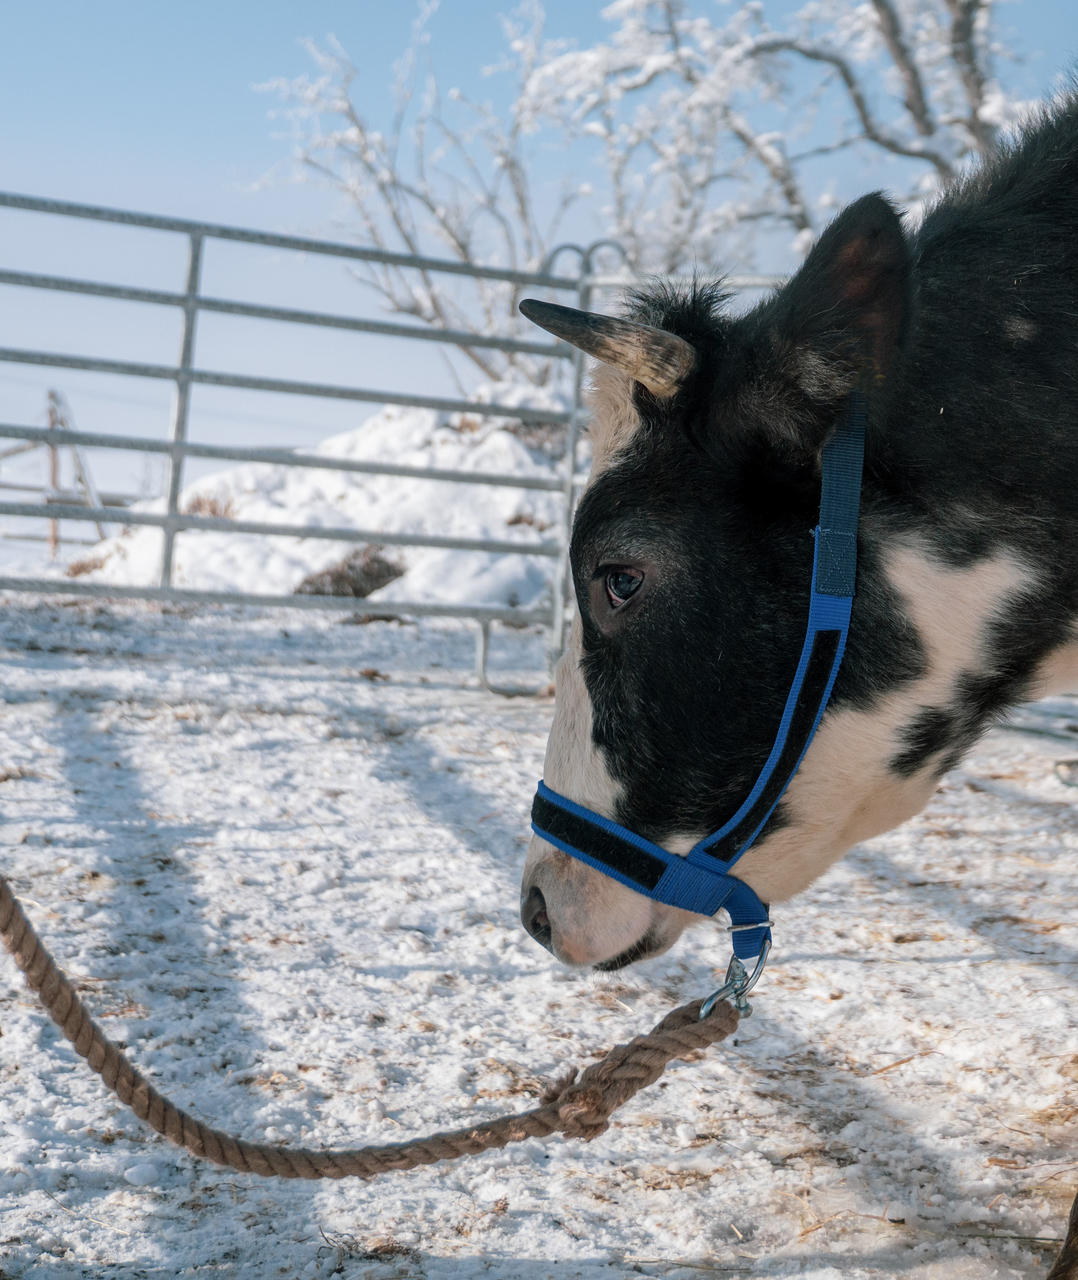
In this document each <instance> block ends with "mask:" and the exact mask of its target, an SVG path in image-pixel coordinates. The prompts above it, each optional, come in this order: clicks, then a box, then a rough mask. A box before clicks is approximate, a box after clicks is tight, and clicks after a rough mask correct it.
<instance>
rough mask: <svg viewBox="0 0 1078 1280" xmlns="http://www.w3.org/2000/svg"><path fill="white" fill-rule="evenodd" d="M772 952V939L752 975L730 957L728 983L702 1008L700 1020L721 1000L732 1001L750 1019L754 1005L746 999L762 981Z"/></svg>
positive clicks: (766, 943)
mask: <svg viewBox="0 0 1078 1280" xmlns="http://www.w3.org/2000/svg"><path fill="white" fill-rule="evenodd" d="M770 951H771V940H770V938H765V939H764V944H763V946H762V947H761V948H760V954H759V956H757V958H756V967H755V968H754V969H753V971H752V973H751V974H750V973H749V972H748V970H747V969H746V968H745V966H744V965H743V964H742V963H741V961H740V960H739V959H738V958H737V956H731V957H730V964H729V966H728V967H727V970H726V981H725V982H724V983H723V984H722V986H721V987H720V988H719V989H718V991H714V992H712V994H711V995H709V996H708V998H707V999H706V1000H705V1001H704V1003H703V1004H702V1005H701V1006H700V1020H701V1021H703V1019H704V1018H706V1017H707V1016H708V1015H709V1014H710V1013H711V1011H712V1009H714V1008H715V1006H716V1005H717V1004H718V1003H719V1001H720V1000H732V1002H733V1006H734V1008H735V1009H736V1010H737V1011H738V1013H739V1014H740V1016H741V1017H742V1018H748V1017H751V1015H752V1005H751V1004H749V1002H748V1000H746V999H745V997H746V996H747V995H748V994H749V992H750V991H751V990H752V989H753V987H754V986H756V984H757V982H759V981H760V975H761V974H762V973H763V971H764V965H766V964H767V957H768V955H769V954H770Z"/></svg>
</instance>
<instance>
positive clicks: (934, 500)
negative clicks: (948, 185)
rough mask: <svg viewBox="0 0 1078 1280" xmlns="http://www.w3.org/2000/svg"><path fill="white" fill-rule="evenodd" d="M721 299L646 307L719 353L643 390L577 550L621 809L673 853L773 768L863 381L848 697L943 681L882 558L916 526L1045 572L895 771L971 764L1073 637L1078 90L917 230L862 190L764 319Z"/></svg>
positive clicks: (603, 728)
mask: <svg viewBox="0 0 1078 1280" xmlns="http://www.w3.org/2000/svg"><path fill="white" fill-rule="evenodd" d="M725 301H726V298H725V295H724V294H723V293H722V291H721V288H719V287H718V286H698V287H695V288H692V289H688V290H677V289H673V288H670V287H668V286H661V285H660V286H657V287H655V288H653V289H650V290H648V291H646V292H644V293H642V294H639V295H637V296H636V297H635V298H634V299H633V300H632V303H631V314H632V317H633V318H634V319H638V320H641V321H643V322H645V323H648V324H652V325H656V326H659V327H661V328H664V329H666V330H668V331H670V332H673V333H676V334H679V335H680V336H682V337H684V338H686V339H688V340H689V341H690V342H691V343H693V345H694V346H695V347H696V349H697V352H698V354H699V358H698V361H697V365H696V368H695V370H694V372H693V374H692V376H691V378H690V380H689V382H688V383H687V384H686V385H685V386H684V387H683V388H682V389H681V390H680V391H679V393H678V394H677V396H676V397H674V398H673V399H672V400H659V399H656V398H655V397H653V396H652V395H650V394H649V393H648V392H647V391H646V390H644V389H643V388H642V387H638V388H637V390H636V393H635V394H636V402H637V407H638V410H639V413H640V416H641V420H642V427H641V430H640V431H639V432H638V434H637V435H636V437H635V438H634V439H633V440H632V442H631V444H630V445H629V446H628V448H627V449H626V451H625V453H624V454H623V455H621V456H620V457H619V458H618V459H617V460H616V462H615V464H614V465H613V466H612V468H611V469H609V470H608V471H606V472H605V473H604V474H603V475H601V476H600V477H599V479H598V480H597V481H596V482H595V484H594V485H593V486H592V487H591V488H590V489H589V490H588V492H587V493H586V494H585V496H584V498H583V500H582V502H581V505H580V509H579V512H578V514H577V518H576V524H575V527H574V534H573V542H572V563H573V574H574V581H575V584H576V589H577V594H578V601H579V604H580V610H581V615H582V620H583V634H584V656H583V670H584V675H585V680H586V683H587V687H588V691H589V695H590V698H591V701H592V706H593V711H594V736H595V740H596V742H597V743H598V745H599V746H600V747H601V749H602V751H603V753H604V755H605V757H606V760H607V762H608V765H609V767H610V768H611V771H612V772H613V774H614V775H615V777H616V778H617V779H618V780H619V781H620V782H621V783H622V784H623V788H622V792H623V800H622V802H621V806H620V809H619V812H618V813H617V814H616V817H617V819H618V821H620V822H622V823H624V824H625V825H627V826H629V827H631V828H633V829H635V830H637V831H640V832H641V833H642V834H644V835H646V836H648V837H650V838H652V839H655V840H660V841H661V840H663V839H664V838H666V837H668V836H670V835H672V834H674V833H675V832H678V831H685V832H692V833H697V834H698V833H699V832H700V831H701V830H711V829H714V828H716V827H718V826H720V825H721V824H722V823H723V822H724V821H725V820H726V819H727V818H728V817H729V816H730V815H731V813H732V811H733V809H734V808H736V806H737V805H738V804H739V803H740V801H741V800H742V799H743V798H744V796H745V794H746V792H747V789H748V787H749V786H750V785H751V783H752V781H753V779H754V778H755V776H756V775H757V773H758V772H759V769H760V767H761V765H762V763H763V761H764V759H765V758H766V755H767V752H768V750H769V748H770V745H771V742H772V739H773V736H774V732H775V728H776V725H777V723H778V719H779V716H780V714H781V709H782V705H783V702H784V700H785V697H786V694H787V691H788V689H789V685H790V681H791V679H792V676H793V671H794V668H795V666H796V663H797V656H798V652H799V649H800V646H801V642H802V639H803V635H804V622H805V615H806V610H807V601H808V587H809V576H810V568H811V563H812V542H811V537H810V530H811V529H812V527H813V526H814V524H815V523H816V516H817V505H818V501H819V473H818V453H819V448H820V445H821V444H822V442H823V440H825V439H826V436H827V433H828V431H829V430H830V429H831V427H832V425H833V423H834V421H835V419H836V417H837V415H838V413H839V411H840V409H841V406H842V404H843V402H844V399H845V397H846V395H847V394H848V392H849V391H850V389H851V388H852V387H854V386H855V385H860V386H863V387H865V388H867V390H868V395H869V399H870V422H869V431H868V441H867V450H866V470H865V490H864V501H863V518H862V528H861V537H860V548H859V554H860V564H859V570H858V591H857V596H856V599H855V604H854V616H853V623H852V627H851V633H850V641H849V646H848V649H847V657H846V660H845V662H844V665H843V668H842V670H841V672H840V675H839V680H838V683H837V685H836V688H835V692H834V697H833V703H832V705H833V706H844V705H845V706H859V707H870V706H872V705H873V703H875V702H876V700H877V699H879V698H880V697H881V695H883V694H886V693H888V692H891V691H893V690H895V689H897V688H898V687H900V686H901V685H902V684H903V683H904V682H908V681H911V680H913V679H915V678H916V677H917V676H918V675H919V674H921V673H922V672H923V670H924V666H925V661H926V657H925V653H924V651H923V648H922V645H921V642H920V640H919V638H918V635H917V633H916V630H915V629H914V627H913V625H912V624H911V622H910V620H909V618H908V617H907V614H906V612H905V609H904V606H903V602H902V600H901V599H900V598H899V597H898V596H896V593H895V591H894V589H893V588H892V587H891V586H890V585H889V583H888V581H887V579H885V577H884V575H883V573H882V569H881V557H882V556H883V555H884V554H885V551H886V548H887V546H888V544H889V542H890V541H892V540H893V539H894V538H895V537H897V536H900V535H903V534H909V533H916V534H917V535H919V536H920V537H921V538H923V539H925V540H927V542H928V543H929V545H930V547H931V549H932V552H933V554H934V555H935V556H937V557H938V558H940V559H941V560H942V561H944V562H946V563H947V564H949V565H952V566H955V567H962V566H967V565H970V564H972V563H974V562H976V561H977V560H979V559H982V558H984V557H986V556H989V555H992V554H996V553H998V552H1001V551H1009V552H1011V553H1012V554H1013V555H1015V556H1017V557H1019V558H1021V559H1023V560H1025V561H1027V562H1028V563H1029V564H1030V565H1031V566H1033V567H1034V572H1033V576H1032V577H1031V579H1030V582H1029V587H1028V591H1027V593H1026V595H1025V597H1024V598H1023V599H1022V600H1021V601H1018V602H1015V603H1014V604H1013V605H1012V607H1011V609H1010V612H1009V613H1008V614H1007V616H1004V617H1000V618H999V619H998V620H997V621H996V623H995V625H994V627H993V630H992V635H991V637H990V649H991V652H990V655H989V657H988V659H987V660H984V659H983V657H982V656H980V655H971V656H970V669H969V671H968V672H967V673H966V674H965V676H963V678H962V679H960V680H959V681H958V683H957V686H956V687H955V688H953V689H952V690H951V692H950V694H949V696H948V698H947V701H946V704H945V705H942V706H927V707H922V708H920V709H919V710H918V711H917V712H916V714H915V715H914V716H913V717H912V719H911V722H910V724H909V725H908V727H907V729H906V732H905V735H904V741H902V742H900V743H898V744H896V752H895V756H894V759H893V761H892V768H893V769H894V770H895V772H896V774H899V775H905V774H910V773H914V772H916V771H918V770H919V769H921V768H922V767H924V766H925V764H926V763H931V764H932V766H933V767H934V768H935V769H937V770H938V771H939V772H942V771H943V770H944V769H945V768H947V767H949V766H950V765H951V764H953V762H954V761H955V760H956V759H957V758H958V756H959V755H960V754H961V753H962V752H963V751H965V750H966V749H967V748H968V746H969V745H970V743H971V742H972V741H973V740H974V739H975V738H976V737H977V736H978V735H979V734H980V733H981V732H982V731H983V730H984V728H985V727H986V725H987V724H988V723H989V722H990V721H991V719H992V718H993V717H994V716H996V715H998V714H999V713H1000V712H1001V711H1002V710H1003V709H1005V708H1006V707H1008V706H1010V705H1012V704H1013V703H1014V702H1016V701H1018V700H1020V699H1021V698H1022V697H1023V695H1024V694H1025V692H1026V690H1027V689H1028V682H1029V678H1030V675H1031V673H1032V671H1033V670H1034V668H1035V667H1036V665H1037V664H1038V662H1040V661H1041V660H1042V659H1043V658H1044V657H1045V656H1046V655H1047V654H1048V653H1050V652H1051V651H1052V650H1053V649H1055V648H1057V647H1058V646H1059V645H1061V644H1062V643H1063V641H1064V639H1065V637H1066V635H1067V634H1068V628H1072V627H1073V626H1074V622H1075V618H1076V616H1078V496H1076V495H1078V486H1076V483H1075V477H1076V476H1078V358H1076V357H1078V99H1076V98H1075V97H1073V96H1072V97H1070V98H1068V99H1066V100H1065V101H1063V102H1062V103H1061V104H1059V105H1058V106H1057V107H1056V108H1055V109H1054V110H1053V111H1051V112H1047V113H1045V114H1044V115H1043V116H1042V117H1041V118H1040V119H1039V120H1038V121H1037V122H1036V123H1035V124H1034V125H1032V126H1031V127H1030V128H1029V129H1028V130H1027V131H1026V132H1025V134H1024V135H1023V136H1022V137H1021V138H1020V139H1019V140H1018V141H1017V142H1015V144H1014V145H1013V146H1011V147H1009V148H1008V149H1005V150H1004V151H1002V152H1001V153H1000V154H999V156H998V157H997V158H996V159H995V160H994V161H992V162H991V163H989V164H988V165H986V166H985V168H984V169H983V170H981V171H980V172H979V173H977V174H975V175H974V176H972V177H970V178H969V179H967V180H965V181H964V182H962V183H960V184H958V185H957V186H956V187H954V188H953V189H952V190H951V191H950V192H949V193H947V194H946V195H944V196H943V197H942V198H941V199H940V201H939V202H938V203H937V205H936V207H935V208H934V209H933V210H932V211H931V212H930V213H929V214H928V216H927V217H926V218H925V221H924V223H923V225H922V226H921V228H920V229H919V230H918V231H917V232H916V233H915V234H913V235H912V236H909V237H907V236H905V235H904V234H903V232H902V229H901V226H900V223H899V220H898V218H897V216H896V215H895V213H894V212H893V210H892V209H891V207H890V206H889V205H888V204H887V202H886V201H885V200H883V198H882V197H880V196H869V197H866V198H865V199H863V200H861V201H858V202H857V203H856V204H855V205H852V206H851V207H850V208H849V209H848V210H846V212H845V213H843V214H842V215H840V217H839V218H838V219H837V220H836V222H835V223H834V224H833V225H832V227H831V228H829V230H828V231H827V232H825V233H824V236H823V237H822V238H821V241H820V243H819V244H818V245H817V247H816V249H815V250H814V251H813V253H812V254H811V255H810V257H809V259H808V261H807V262H806V264H805V267H804V268H803V269H802V270H801V271H800V272H799V273H798V275H797V276H795V277H794V278H793V279H792V280H791V281H790V282H789V283H788V284H787V285H786V286H785V287H784V288H783V289H781V290H780V291H779V292H777V293H776V294H775V295H774V296H773V297H772V298H770V299H768V300H767V301H765V302H764V303H762V304H761V305H760V306H758V307H757V308H756V309H755V310H754V311H752V312H750V313H749V314H748V315H746V316H744V317H741V318H731V317H729V316H727V315H726V314H725V311H724V305H725ZM626 565H628V566H637V567H640V568H641V569H642V571H643V572H644V573H645V582H646V588H647V589H646V590H642V591H641V592H640V598H639V599H636V598H634V599H633V600H631V601H630V602H629V604H628V605H626V606H625V607H624V608H623V610H621V611H618V612H617V613H616V614H613V615H611V616H607V615H606V613H604V609H603V606H602V597H601V592H600V593H599V594H597V589H596V587H595V585H594V584H595V583H596V582H600V583H601V581H602V575H603V572H604V569H605V568H608V567H609V566H626ZM597 600H598V601H599V603H598V604H597V603H596V601H597ZM776 821H779V822H781V821H782V817H781V809H780V811H779V814H778V816H777V818H776Z"/></svg>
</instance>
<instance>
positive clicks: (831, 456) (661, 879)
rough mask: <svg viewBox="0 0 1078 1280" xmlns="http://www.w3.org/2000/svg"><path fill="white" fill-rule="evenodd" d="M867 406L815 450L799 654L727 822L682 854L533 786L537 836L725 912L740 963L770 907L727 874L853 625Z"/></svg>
mask: <svg viewBox="0 0 1078 1280" xmlns="http://www.w3.org/2000/svg"><path fill="white" fill-rule="evenodd" d="M865 418H866V404H865V400H864V397H863V396H862V395H861V394H860V393H859V392H854V393H853V394H852V395H851V396H850V399H849V402H848V404H847V409H846V413H845V415H844V417H843V419H842V420H841V422H840V423H839V424H838V426H837V427H836V429H835V431H834V433H833V434H832V436H831V438H830V439H829V440H828V442H827V443H826V444H825V445H824V447H823V451H822V454H821V479H820V522H819V525H818V526H817V527H816V529H815V530H814V531H813V536H814V538H815V543H816V547H815V554H814V556H813V565H812V590H811V595H810V596H809V611H808V623H807V626H806V629H805V642H804V644H803V645H802V647H801V658H800V661H799V662H798V664H797V671H796V673H795V675H794V679H793V684H792V685H791V687H790V693H789V696H788V697H787V699H786V706H785V708H784V710H783V713H782V719H781V720H780V721H779V725H778V730H777V732H776V734H775V742H774V745H773V746H772V748H771V753H770V755H769V756H768V758H767V762H766V763H765V764H764V767H763V768H762V769H761V770H760V775H759V777H758V778H757V779H756V782H755V784H754V786H753V788H752V790H751V791H750V792H749V794H748V796H746V798H745V801H744V803H743V804H742V805H741V806H740V808H739V809H738V810H737V812H736V813H735V814H734V815H733V817H732V818H730V820H729V821H728V822H726V823H724V824H723V826H721V827H720V828H719V829H718V831H714V832H712V834H711V835H709V836H705V837H704V839H703V840H700V841H698V843H696V844H695V845H693V847H692V848H691V849H690V850H689V852H688V853H687V854H686V855H685V856H684V857H681V856H679V855H677V854H673V853H670V852H668V851H667V850H666V849H664V848H662V847H661V846H660V845H657V844H653V843H652V841H650V840H645V839H644V837H643V836H640V835H637V834H636V832H634V831H630V830H629V829H628V827H623V826H621V825H620V824H619V823H617V822H614V821H613V820H612V819H610V818H605V817H603V815H602V814H599V813H596V812H594V810H592V809H587V808H585V807H584V806H583V805H580V804H576V803H575V802H574V801H572V800H570V799H568V798H567V797H566V796H563V795H559V794H558V793H557V792H556V791H552V790H551V789H550V788H549V787H548V786H547V785H546V783H545V782H540V783H539V790H538V792H537V793H536V796H535V801H534V803H533V805H532V830H533V831H534V832H535V833H536V835H538V836H541V837H542V839H544V840H546V841H548V842H549V843H550V844H552V845H554V846H555V848H557V849H561V850H562V852H563V853H568V854H570V855H571V856H572V857H574V858H578V859H579V860H580V861H581V862H584V863H587V865H588V866H590V867H594V868H595V869H596V870H597V871H601V872H603V873H604V875H608V876H610V877H611V878H612V879H614V880H617V881H619V882H620V883H621V884H624V885H628V887H629V888H630V889H635V890H636V892H637V893H641V894H643V895H644V896H645V897H648V898H654V899H655V901H656V902H664V903H666V904H667V905H669V906H672V907H682V908H684V909H685V910H686V911H694V912H696V913H697V914H699V915H706V916H712V915H714V914H715V913H716V912H717V911H718V910H719V909H720V908H725V909H726V911H727V913H728V914H729V917H730V924H731V927H732V931H733V946H734V954H735V956H737V957H738V959H740V960H747V959H750V958H751V957H753V956H757V955H761V956H762V955H763V954H765V953H766V949H767V948H769V947H770V945H771V929H770V924H771V922H770V919H769V917H768V909H767V905H766V904H765V903H763V902H761V901H760V898H759V896H758V895H757V894H756V892H755V891H754V890H753V889H751V888H750V887H749V886H748V885H747V884H746V883H745V882H744V881H743V880H738V879H737V877H736V876H733V875H731V874H730V869H731V868H732V867H733V866H734V865H735V863H736V862H737V861H738V859H739V858H741V856H742V855H743V854H744V853H745V852H746V851H747V850H748V849H750V848H751V847H752V845H753V842H754V841H755V840H756V839H757V837H758V836H759V835H760V832H761V831H762V830H763V828H764V826H765V825H766V823H767V821H768V819H769V818H770V817H771V814H772V813H773V812H774V810H775V806H776V805H777V804H778V802H779V800H780V799H781V798H782V795H783V793H784V792H785V790H786V788H787V787H788V786H789V784H790V781H791V779H792V778H793V776H794V774H795V773H796V772H797V767H798V765H799V764H800V763H801V758H802V757H803V756H804V754H805V752H806V751H807V750H808V747H809V743H810V742H811V741H812V739H813V737H814V736H815V733H816V729H817V727H818V726H819V723H820V720H821V718H822V716H823V713H824V711H825V709H826V707H827V703H828V700H829V699H830V697H831V690H832V688H833V687H834V683H835V677H836V676H837V675H838V669H839V666H840V665H841V663H842V655H843V653H844V652H845V648H846V636H847V634H848V633H849V629H850V612H851V609H852V607H853V595H854V586H855V580H856V574H857V524H858V516H859V512H860V506H861V474H862V470H863V462H864V449H865Z"/></svg>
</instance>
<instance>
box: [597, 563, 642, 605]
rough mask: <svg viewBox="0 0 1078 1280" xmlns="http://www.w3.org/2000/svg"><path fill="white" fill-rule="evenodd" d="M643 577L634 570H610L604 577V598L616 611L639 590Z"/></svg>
mask: <svg viewBox="0 0 1078 1280" xmlns="http://www.w3.org/2000/svg"><path fill="white" fill-rule="evenodd" d="M643 581H644V575H643V574H642V573H640V572H639V571H638V570H636V569H611V570H610V572H609V573H608V574H607V575H606V578H605V585H606V598H607V599H608V600H609V601H610V603H611V605H612V606H613V607H614V608H615V609H617V608H620V607H621V605H623V604H625V602H626V601H627V600H628V599H629V597H630V596H633V595H635V594H636V592H637V591H639V590H640V584H641V583H642V582H643Z"/></svg>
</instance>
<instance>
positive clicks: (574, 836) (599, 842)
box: [532, 795, 666, 889]
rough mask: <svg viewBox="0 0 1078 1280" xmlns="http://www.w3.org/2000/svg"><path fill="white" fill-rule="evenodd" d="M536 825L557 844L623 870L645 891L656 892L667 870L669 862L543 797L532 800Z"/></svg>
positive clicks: (622, 872) (533, 821)
mask: <svg viewBox="0 0 1078 1280" xmlns="http://www.w3.org/2000/svg"><path fill="white" fill-rule="evenodd" d="M598 816H599V815H598V814H596V817H598ZM532 825H533V826H534V827H536V828H537V829H538V830H541V831H542V832H543V833H544V835H545V836H547V837H550V836H553V837H554V840H555V841H556V842H558V843H561V844H567V845H570V846H572V848H574V849H578V850H580V852H581V853H586V854H588V855H589V856H590V857H592V858H595V859H596V860H597V861H599V862H603V863H605V864H606V865H607V866H608V867H610V868H612V869H613V870H615V871H620V872H621V874H622V875H624V876H628V877H629V879H630V880H634V881H635V882H636V883H637V884H638V885H640V887H641V888H643V889H654V888H655V886H656V885H657V884H658V883H659V881H660V879H661V878H662V874H663V872H664V871H665V870H666V863H665V862H662V861H660V860H659V859H658V858H656V857H653V856H652V855H651V854H650V853H648V852H646V851H645V850H644V849H638V848H637V847H636V846H635V845H633V844H630V843H629V841H628V840H623V839H622V838H621V836H619V835H616V834H615V833H614V832H613V831H607V830H605V829H604V828H603V827H602V826H600V825H599V823H597V822H591V821H589V819H587V818H583V817H580V816H579V815H578V814H575V813H570V812H569V811H568V810H567V809H563V808H561V807H560V806H559V805H556V804H551V803H550V801H549V800H547V799H545V798H544V797H543V796H542V795H537V796H536V797H535V799H534V800H533V801H532Z"/></svg>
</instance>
